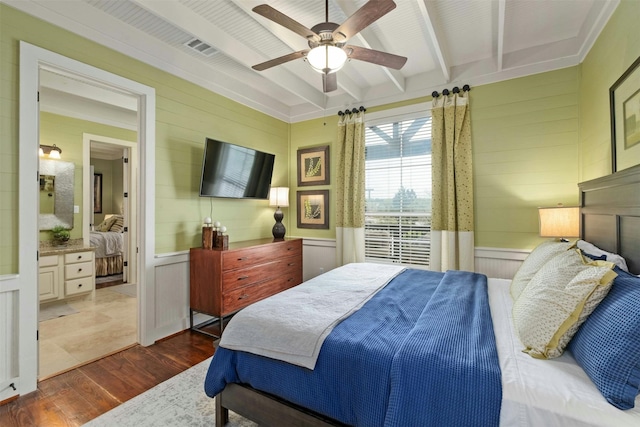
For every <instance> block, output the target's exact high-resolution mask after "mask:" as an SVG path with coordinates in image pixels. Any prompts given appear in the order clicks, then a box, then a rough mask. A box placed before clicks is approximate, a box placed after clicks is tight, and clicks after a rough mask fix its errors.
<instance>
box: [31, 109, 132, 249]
mask: <svg viewBox="0 0 640 427" xmlns="http://www.w3.org/2000/svg"><path fill="white" fill-rule="evenodd" d="M85 133H90V134H93V135H101V136H107V137H110V138H117V139H123V140H125V141H131V142H135V141H136V132H134V131H131V130H128V129H122V128H117V127H114V126H108V125H103V124H100V123H95V122H90V121H87V120H80V119H74V118H71V117H66V116H61V115H58V114H52V113H45V112H41V113H40V143H41V144H45V145H53V144H56V145H57V146H58V147H60V148H61V149H62V158H61V160H62V161H65V162H72V163H74V164H75V180H74V181H75V183H74V192H73V204H74V205H76V206H79V207H80V213H77V214H74V215H73V229H72V230H71V238H72V239H79V238H82V205H83V203H84V196H83V194H82V174H83V166H82V149H83V147H82V145H83V134H85ZM40 240H51V233H50V232H48V231H41V232H40Z"/></svg>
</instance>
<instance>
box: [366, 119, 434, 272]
mask: <svg viewBox="0 0 640 427" xmlns="http://www.w3.org/2000/svg"><path fill="white" fill-rule="evenodd" d="M365 197H366V204H365V257H366V259H367V260H368V261H375V262H388V263H398V264H407V265H411V266H416V267H418V266H424V267H427V266H428V265H429V252H430V248H431V245H430V241H431V238H430V235H431V117H430V115H429V114H427V113H425V112H423V113H422V114H420V115H419V116H418V117H412V118H406V117H403V118H402V119H398V118H397V117H396V118H392V119H386V120H381V121H380V120H378V121H376V122H367V124H366V131H365Z"/></svg>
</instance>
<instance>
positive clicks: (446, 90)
mask: <svg viewBox="0 0 640 427" xmlns="http://www.w3.org/2000/svg"><path fill="white" fill-rule="evenodd" d="M462 90H463V91H465V92H469V91H470V90H471V86H469V85H464V86H462ZM451 92H453V93H460V88H459V87H458V86H456V87H454V88H453V89H451ZM442 94H443V95H444V96H447V95H449V89H444V90H443V91H442ZM431 96H432V97H434V98H437V97H439V96H440V94H439V93H438V91H436V90H434V91H433V92H431Z"/></svg>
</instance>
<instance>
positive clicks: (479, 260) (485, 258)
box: [475, 247, 531, 279]
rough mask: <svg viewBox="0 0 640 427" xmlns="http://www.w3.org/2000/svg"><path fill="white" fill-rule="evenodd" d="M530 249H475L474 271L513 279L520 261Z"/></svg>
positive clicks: (520, 263)
mask: <svg viewBox="0 0 640 427" xmlns="http://www.w3.org/2000/svg"><path fill="white" fill-rule="evenodd" d="M529 253H531V251H527V250H521V249H501V248H481V247H480V248H479V247H477V248H476V249H475V262H476V273H482V274H485V275H486V276H487V277H495V278H498V279H513V276H514V275H515V274H516V271H518V268H520V265H522V261H524V259H525V258H526V257H527V255H529Z"/></svg>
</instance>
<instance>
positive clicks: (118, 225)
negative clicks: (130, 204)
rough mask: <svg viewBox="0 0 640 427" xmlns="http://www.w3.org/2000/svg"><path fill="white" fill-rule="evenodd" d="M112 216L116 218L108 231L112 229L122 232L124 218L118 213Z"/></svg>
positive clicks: (115, 231)
mask: <svg viewBox="0 0 640 427" xmlns="http://www.w3.org/2000/svg"><path fill="white" fill-rule="evenodd" d="M114 218H116V220H115V221H114V223H113V224H112V225H111V228H109V231H112V232H114V233H122V232H123V231H124V218H123V217H121V216H120V215H117V216H115V217H114Z"/></svg>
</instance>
